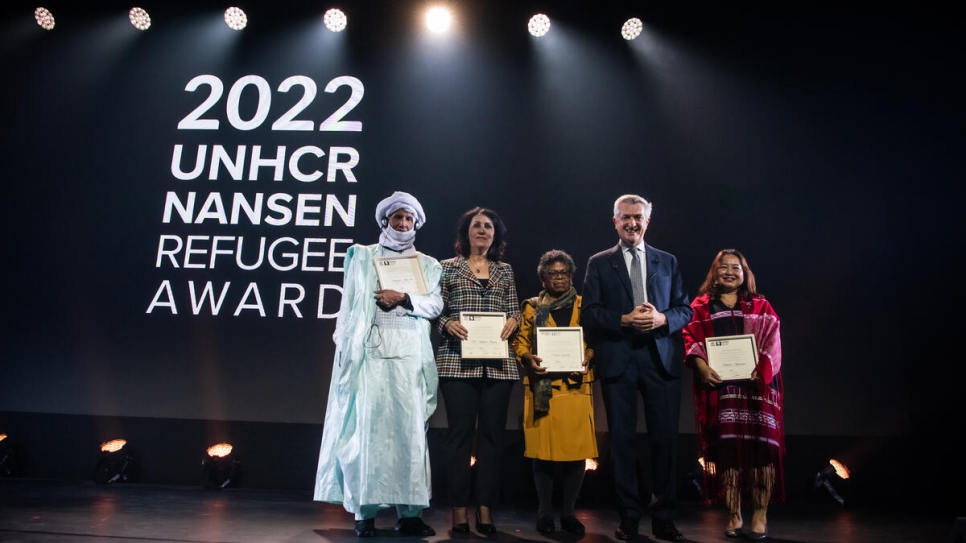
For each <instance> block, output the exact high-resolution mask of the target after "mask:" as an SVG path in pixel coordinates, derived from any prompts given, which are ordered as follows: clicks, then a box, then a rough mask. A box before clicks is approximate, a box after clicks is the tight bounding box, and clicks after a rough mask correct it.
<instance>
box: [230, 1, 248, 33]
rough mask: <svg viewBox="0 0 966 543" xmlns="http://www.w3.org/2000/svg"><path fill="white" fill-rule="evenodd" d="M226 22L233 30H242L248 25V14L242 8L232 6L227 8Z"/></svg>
mask: <svg viewBox="0 0 966 543" xmlns="http://www.w3.org/2000/svg"><path fill="white" fill-rule="evenodd" d="M225 24H226V25H228V28H230V29H232V30H241V29H243V28H245V27H246V26H248V16H247V15H245V12H244V11H242V9H241V8H239V7H235V6H232V7H230V8H228V9H226V10H225Z"/></svg>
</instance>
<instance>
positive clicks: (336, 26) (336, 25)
mask: <svg viewBox="0 0 966 543" xmlns="http://www.w3.org/2000/svg"><path fill="white" fill-rule="evenodd" d="M322 22H324V23H325V27H326V28H328V29H329V30H331V31H332V32H342V31H343V30H345V27H346V25H347V24H349V19H348V18H347V17H346V16H345V13H343V12H342V10H341V9H335V8H332V9H330V10H329V11H326V12H325V15H323V16H322Z"/></svg>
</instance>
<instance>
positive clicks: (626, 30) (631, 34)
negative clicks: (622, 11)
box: [621, 17, 644, 41]
mask: <svg viewBox="0 0 966 543" xmlns="http://www.w3.org/2000/svg"><path fill="white" fill-rule="evenodd" d="M641 30H644V23H643V22H641V20H640V19H638V18H637V17H634V18H631V19H628V20H627V22H625V23H624V26H622V27H621V36H623V37H624V39H625V40H627V41H630V40H633V39H634V38H636V37H638V36H640V35H641Z"/></svg>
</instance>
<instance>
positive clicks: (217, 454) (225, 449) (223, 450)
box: [208, 443, 232, 458]
mask: <svg viewBox="0 0 966 543" xmlns="http://www.w3.org/2000/svg"><path fill="white" fill-rule="evenodd" d="M231 449H232V447H231V445H229V444H228V443H219V444H217V445H212V446H211V447H208V456H210V457H212V458H224V457H226V456H228V455H229V454H231Z"/></svg>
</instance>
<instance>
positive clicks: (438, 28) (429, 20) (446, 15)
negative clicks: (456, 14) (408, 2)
mask: <svg viewBox="0 0 966 543" xmlns="http://www.w3.org/2000/svg"><path fill="white" fill-rule="evenodd" d="M452 22H453V15H452V13H450V11H449V10H448V9H446V8H441V7H435V8H431V9H430V10H429V11H427V12H426V27H427V28H429V29H430V30H431V31H433V32H435V33H437V34H439V33H441V32H446V31H447V30H448V29H449V26H450V24H451V23H452Z"/></svg>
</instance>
